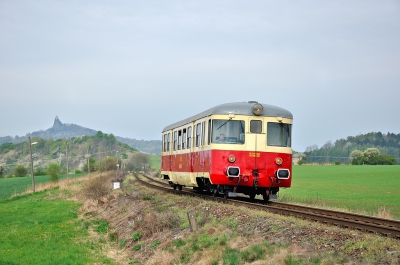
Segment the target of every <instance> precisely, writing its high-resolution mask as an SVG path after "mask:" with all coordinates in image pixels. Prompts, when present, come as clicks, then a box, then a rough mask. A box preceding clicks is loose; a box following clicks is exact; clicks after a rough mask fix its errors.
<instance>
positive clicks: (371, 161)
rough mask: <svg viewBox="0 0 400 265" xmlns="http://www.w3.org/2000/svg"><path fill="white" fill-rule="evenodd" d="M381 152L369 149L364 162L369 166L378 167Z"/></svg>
mask: <svg viewBox="0 0 400 265" xmlns="http://www.w3.org/2000/svg"><path fill="white" fill-rule="evenodd" d="M380 155H381V152H379V150H378V149H377V148H367V150H365V151H364V152H363V160H364V163H365V164H367V165H376V164H378V162H379V157H380Z"/></svg>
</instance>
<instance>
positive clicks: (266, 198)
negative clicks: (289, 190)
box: [263, 193, 269, 202]
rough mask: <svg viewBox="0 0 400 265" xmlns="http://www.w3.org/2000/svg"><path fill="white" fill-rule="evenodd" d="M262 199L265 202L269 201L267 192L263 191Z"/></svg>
mask: <svg viewBox="0 0 400 265" xmlns="http://www.w3.org/2000/svg"><path fill="white" fill-rule="evenodd" d="M263 199H264V201H265V202H267V201H269V194H267V193H263Z"/></svg>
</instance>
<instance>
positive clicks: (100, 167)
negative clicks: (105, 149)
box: [95, 156, 117, 171]
mask: <svg viewBox="0 0 400 265" xmlns="http://www.w3.org/2000/svg"><path fill="white" fill-rule="evenodd" d="M116 168H117V158H115V157H114V156H107V157H105V158H103V159H102V160H100V162H98V163H97V164H96V167H95V169H96V170H97V171H108V170H115V169H116Z"/></svg>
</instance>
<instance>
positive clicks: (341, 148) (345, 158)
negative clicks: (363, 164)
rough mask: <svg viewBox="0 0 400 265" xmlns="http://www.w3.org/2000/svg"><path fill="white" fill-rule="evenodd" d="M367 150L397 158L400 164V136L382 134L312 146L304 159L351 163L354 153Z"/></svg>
mask: <svg viewBox="0 0 400 265" xmlns="http://www.w3.org/2000/svg"><path fill="white" fill-rule="evenodd" d="M367 148H377V149H378V150H379V151H380V152H381V154H387V155H391V156H394V157H396V159H397V163H398V164H399V163H400V134H394V133H387V134H382V133H381V132H370V133H367V134H360V135H357V136H348V137H347V138H346V139H339V140H336V141H335V143H332V142H331V141H328V142H327V143H325V144H324V145H323V146H322V147H321V148H318V146H316V145H312V146H309V147H307V148H306V151H305V152H304V154H303V155H305V157H304V158H303V159H304V160H305V161H307V163H326V162H328V163H333V162H335V161H340V162H341V163H346V162H349V156H350V154H351V152H352V151H354V150H360V151H365V150H366V149H367Z"/></svg>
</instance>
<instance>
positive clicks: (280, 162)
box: [275, 157, 283, 166]
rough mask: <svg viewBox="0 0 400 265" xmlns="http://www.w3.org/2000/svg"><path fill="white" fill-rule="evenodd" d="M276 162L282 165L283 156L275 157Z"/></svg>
mask: <svg viewBox="0 0 400 265" xmlns="http://www.w3.org/2000/svg"><path fill="white" fill-rule="evenodd" d="M275 163H276V164H277V165H278V166H280V165H282V163H283V160H282V158H280V157H278V158H277V159H275Z"/></svg>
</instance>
